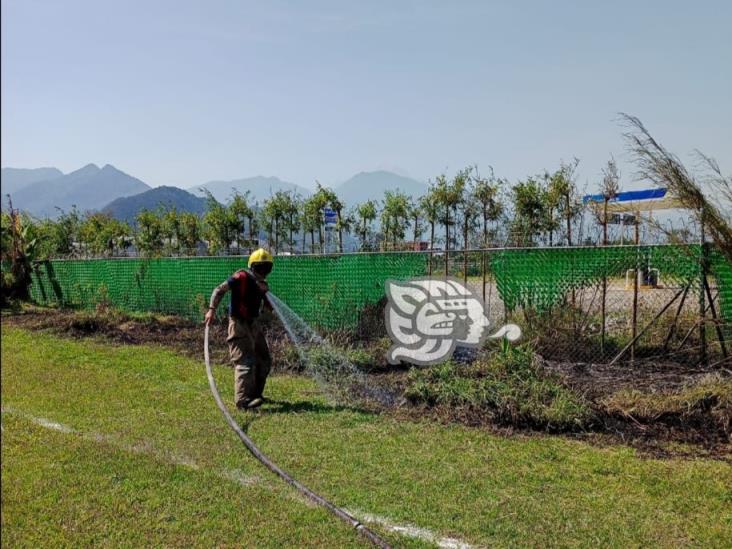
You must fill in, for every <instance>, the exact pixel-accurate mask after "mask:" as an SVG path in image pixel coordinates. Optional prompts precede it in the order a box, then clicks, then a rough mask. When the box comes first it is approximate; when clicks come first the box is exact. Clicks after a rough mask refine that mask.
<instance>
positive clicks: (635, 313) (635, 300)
mask: <svg viewBox="0 0 732 549" xmlns="http://www.w3.org/2000/svg"><path fill="white" fill-rule="evenodd" d="M639 222H640V212H636V213H635V271H634V272H633V275H634V276H633V320H632V322H633V325H632V334H631V338H632V342H633V343H632V345H631V346H630V363H631V364H632V363H633V362H634V361H635V343H636V339H637V333H638V275H639V274H640V261H639V250H638V247H639V246H640V223H639Z"/></svg>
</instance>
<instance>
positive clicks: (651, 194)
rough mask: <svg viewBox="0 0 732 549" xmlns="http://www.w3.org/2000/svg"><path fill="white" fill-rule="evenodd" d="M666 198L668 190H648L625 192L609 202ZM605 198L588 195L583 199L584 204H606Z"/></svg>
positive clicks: (597, 195) (599, 195)
mask: <svg viewBox="0 0 732 549" xmlns="http://www.w3.org/2000/svg"><path fill="white" fill-rule="evenodd" d="M664 196H666V189H648V190H645V191H625V192H622V193H618V194H617V195H615V198H611V199H610V200H609V202H632V201H636V200H655V199H658V198H663V197H664ZM604 201H605V197H604V196H603V195H601V194H588V195H585V196H584V197H583V198H582V202H584V203H585V204H587V203H588V202H604Z"/></svg>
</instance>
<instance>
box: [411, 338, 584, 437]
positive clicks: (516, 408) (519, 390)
mask: <svg viewBox="0 0 732 549" xmlns="http://www.w3.org/2000/svg"><path fill="white" fill-rule="evenodd" d="M409 380H410V384H409V386H408V388H407V390H406V392H405V396H406V398H407V399H409V400H410V401H412V402H414V403H423V404H427V405H429V406H451V407H462V408H468V409H470V410H473V411H475V412H478V413H484V414H487V415H488V416H489V417H490V418H491V419H492V420H493V421H495V422H497V423H500V424H508V425H515V426H532V427H541V428H545V429H548V430H571V429H576V428H580V427H583V426H585V425H586V424H588V423H589V421H590V420H591V418H592V412H591V410H590V408H589V407H588V406H587V405H586V404H585V403H584V402H583V400H582V399H581V398H580V397H579V396H578V395H576V394H575V393H573V392H572V391H571V390H570V389H568V388H567V387H564V386H563V385H562V384H561V383H560V382H559V381H558V380H557V379H556V378H554V377H553V376H552V375H550V374H548V373H546V372H544V371H542V370H541V368H540V367H539V366H538V365H537V363H536V361H535V359H534V353H533V352H532V350H531V349H529V348H528V347H508V348H506V349H504V350H502V351H497V352H494V353H492V354H490V355H488V356H487V357H485V358H483V359H481V360H479V361H477V362H475V363H473V364H472V365H467V366H466V365H459V364H456V363H454V362H445V363H443V364H440V365H437V366H433V367H430V368H415V369H413V370H412V371H411V372H410V373H409Z"/></svg>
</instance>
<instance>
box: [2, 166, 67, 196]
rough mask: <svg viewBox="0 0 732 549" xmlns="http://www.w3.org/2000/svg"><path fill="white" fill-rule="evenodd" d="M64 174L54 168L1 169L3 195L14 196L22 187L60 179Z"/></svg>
mask: <svg viewBox="0 0 732 549" xmlns="http://www.w3.org/2000/svg"><path fill="white" fill-rule="evenodd" d="M63 174H64V173H63V172H62V171H61V170H58V169H56V168H35V169H25V168H3V169H2V187H3V195H6V194H9V195H11V196H14V195H15V193H16V192H18V191H19V190H20V189H22V188H23V187H27V186H28V185H30V184H31V183H36V182H37V181H46V180H49V179H55V178H57V177H61V176H62V175H63Z"/></svg>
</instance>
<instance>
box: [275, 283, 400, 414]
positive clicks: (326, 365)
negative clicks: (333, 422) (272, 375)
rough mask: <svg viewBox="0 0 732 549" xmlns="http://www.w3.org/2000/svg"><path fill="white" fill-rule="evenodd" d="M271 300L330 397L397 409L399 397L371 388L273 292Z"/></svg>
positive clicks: (304, 361) (361, 374)
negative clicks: (337, 396) (395, 407)
mask: <svg viewBox="0 0 732 549" xmlns="http://www.w3.org/2000/svg"><path fill="white" fill-rule="evenodd" d="M267 296H268V299H269V303H270V304H271V305H272V310H273V311H274V312H275V314H276V315H277V317H278V318H279V319H280V322H281V323H282V325H283V327H284V328H285V331H286V332H287V335H288V336H289V337H290V340H291V341H292V344H293V345H294V346H295V349H296V350H297V354H298V357H299V359H300V362H301V363H302V364H304V365H305V368H306V371H307V372H308V373H309V374H310V375H311V376H312V377H313V378H315V380H316V381H317V382H318V383H319V384H320V386H321V388H322V389H323V390H324V391H325V392H326V393H331V394H332V393H333V392H334V390H336V392H337V391H341V392H342V394H340V395H339V396H342V397H344V398H346V399H349V400H353V399H354V398H355V399H356V400H366V401H371V402H375V403H378V404H379V405H381V406H384V407H392V406H394V404H395V403H396V402H397V399H398V396H397V394H396V393H394V392H393V391H390V390H388V389H385V388H379V387H373V386H371V385H370V384H369V383H368V379H367V376H366V374H365V373H364V372H362V371H361V370H360V369H359V368H357V367H356V366H355V365H354V364H353V363H352V362H351V361H350V360H349V358H348V357H347V356H346V355H345V353H344V352H343V351H341V350H340V349H337V348H335V347H334V346H332V345H330V344H329V343H328V341H327V340H325V339H323V338H322V337H321V336H320V335H319V334H318V333H317V332H316V331H315V330H313V329H312V328H311V327H310V326H309V325H308V323H307V322H305V321H304V320H303V319H302V317H300V316H299V315H298V314H297V313H296V312H295V311H293V310H292V309H291V308H290V307H288V306H287V304H286V303H285V302H284V301H282V300H281V299H279V298H278V297H277V296H275V295H273V294H272V293H271V292H270V293H268V294H267Z"/></svg>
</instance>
